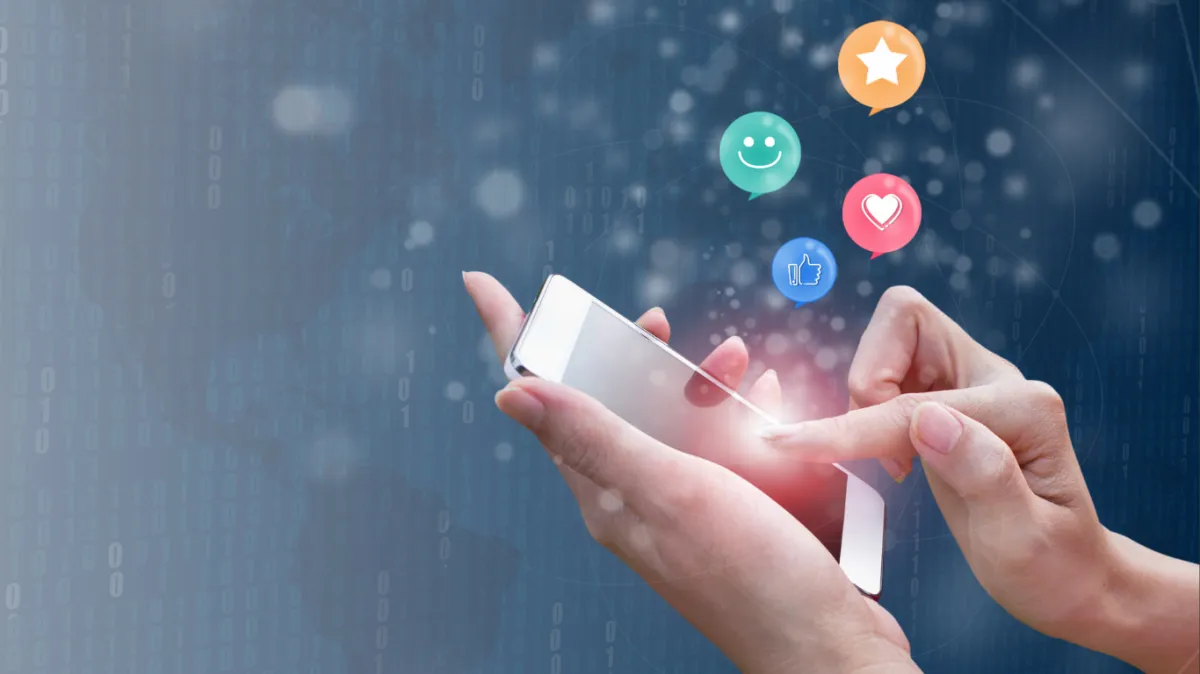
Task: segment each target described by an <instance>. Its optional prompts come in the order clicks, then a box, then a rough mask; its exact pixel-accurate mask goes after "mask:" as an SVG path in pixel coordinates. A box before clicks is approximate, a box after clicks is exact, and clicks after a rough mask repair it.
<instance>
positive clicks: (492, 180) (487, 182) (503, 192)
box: [475, 170, 525, 219]
mask: <svg viewBox="0 0 1200 674" xmlns="http://www.w3.org/2000/svg"><path fill="white" fill-rule="evenodd" d="M524 198H525V185H524V183H522V182H521V179H520V177H518V176H517V174H516V173H514V172H512V171H508V170H496V171H492V172H491V173H488V174H487V175H486V176H484V178H483V180H482V181H480V183H479V185H478V186H477V187H476V188H475V201H476V203H478V204H479V207H480V208H481V209H483V212H484V213H487V214H488V215H490V216H491V217H493V218H497V219H500V218H507V217H510V216H512V215H514V214H515V213H516V212H517V211H518V210H520V208H521V202H522V201H523V200H524Z"/></svg>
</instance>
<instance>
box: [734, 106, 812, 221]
mask: <svg viewBox="0 0 1200 674" xmlns="http://www.w3.org/2000/svg"><path fill="white" fill-rule="evenodd" d="M718 155H719V157H720V159H721V170H723V171H724V172H725V177H727V178H729V182H731V183H733V184H734V185H737V186H738V187H739V188H741V189H743V190H745V191H747V192H749V193H750V198H751V199H753V198H755V197H757V196H759V195H762V194H766V193H767V192H774V191H775V190H778V189H780V188H782V187H783V186H784V185H787V184H788V183H789V182H791V180H792V178H793V177H794V176H795V175H796V170H797V169H799V168H800V137H799V136H797V135H796V130H795V129H793V128H792V125H791V124H788V123H787V120H785V119H783V118H782V117H780V116H778V115H773V114H771V113H769V112H751V113H747V114H745V115H742V116H741V117H738V118H737V119H735V120H733V123H732V124H730V125H729V128H727V129H725V134H724V135H723V136H721V147H720V150H719V151H718Z"/></svg>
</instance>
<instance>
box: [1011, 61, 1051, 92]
mask: <svg viewBox="0 0 1200 674" xmlns="http://www.w3.org/2000/svg"><path fill="white" fill-rule="evenodd" d="M1044 73H1045V70H1044V69H1043V68H1042V62H1041V61H1039V60H1038V59H1037V58H1034V57H1032V56H1027V57H1025V58H1022V59H1021V60H1019V61H1017V65H1016V67H1015V68H1013V83H1014V84H1016V85H1017V86H1018V87H1021V88H1022V89H1032V88H1034V87H1036V86H1037V85H1039V84H1041V83H1042V76H1043V75H1044Z"/></svg>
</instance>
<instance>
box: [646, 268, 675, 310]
mask: <svg viewBox="0 0 1200 674" xmlns="http://www.w3.org/2000/svg"><path fill="white" fill-rule="evenodd" d="M640 290H641V293H640V294H641V297H640V299H641V301H642V302H643V303H644V304H647V305H649V306H652V307H653V306H660V305H663V304H666V302H667V300H669V299H670V298H671V296H673V295H674V294H675V286H674V284H672V283H671V279H670V278H669V277H667V276H664V275H662V274H650V275H647V276H646V278H645V280H643V281H642V286H641V288H640Z"/></svg>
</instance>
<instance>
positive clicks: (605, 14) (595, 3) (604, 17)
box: [587, 0, 617, 26]
mask: <svg viewBox="0 0 1200 674" xmlns="http://www.w3.org/2000/svg"><path fill="white" fill-rule="evenodd" d="M587 14H588V20H589V21H591V22H592V23H593V24H595V25H597V26H603V25H607V24H610V23H612V22H613V19H615V18H616V16H617V8H616V7H615V6H614V5H613V3H611V2H608V1H607V0H592V2H590V3H588V8H587Z"/></svg>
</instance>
